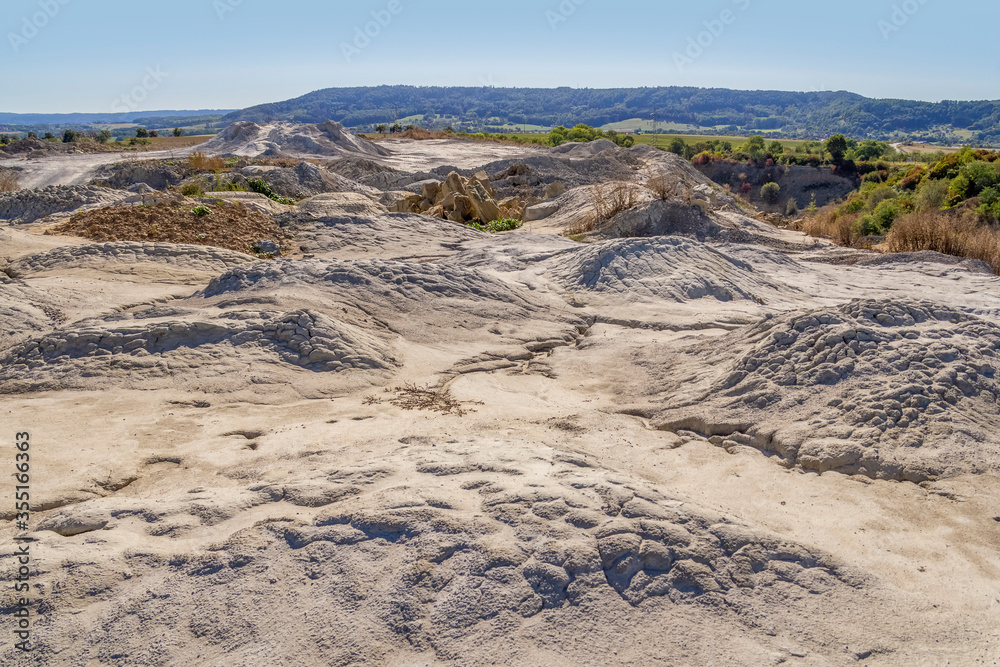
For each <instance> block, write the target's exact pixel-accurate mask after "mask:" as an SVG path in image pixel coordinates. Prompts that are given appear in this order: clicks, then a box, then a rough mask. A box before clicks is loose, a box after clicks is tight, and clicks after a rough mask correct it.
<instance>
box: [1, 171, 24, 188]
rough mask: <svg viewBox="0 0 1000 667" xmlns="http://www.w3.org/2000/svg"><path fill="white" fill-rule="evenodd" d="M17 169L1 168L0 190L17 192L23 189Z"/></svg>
mask: <svg viewBox="0 0 1000 667" xmlns="http://www.w3.org/2000/svg"><path fill="white" fill-rule="evenodd" d="M18 181H19V178H18V176H17V172H16V171H12V170H10V169H0V192H15V191H17V190H20V189H21V186H20V185H19V184H18Z"/></svg>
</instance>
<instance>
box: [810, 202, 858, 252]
mask: <svg viewBox="0 0 1000 667" xmlns="http://www.w3.org/2000/svg"><path fill="white" fill-rule="evenodd" d="M859 217H860V216H858V215H857V214H854V215H841V214H840V213H839V212H838V211H837V207H836V206H832V205H831V206H824V207H823V208H821V209H820V210H819V211H817V212H816V214H815V215H813V216H812V217H810V218H807V219H806V220H805V221H804V222H803V224H802V231H803V232H805V233H806V234H808V235H809V236H822V237H825V238H829V239H832V240H833V241H834V243H836V244H838V245H842V246H846V247H848V248H849V247H851V246H853V245H854V243H855V242H856V241H857V240H858V238H859V237H860V232H859V230H858V229H857V225H856V223H857V221H858V218H859Z"/></svg>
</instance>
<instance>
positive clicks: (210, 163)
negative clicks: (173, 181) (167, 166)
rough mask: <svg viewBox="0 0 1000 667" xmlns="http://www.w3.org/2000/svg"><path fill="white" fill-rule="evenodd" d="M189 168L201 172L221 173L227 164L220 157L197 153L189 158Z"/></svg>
mask: <svg viewBox="0 0 1000 667" xmlns="http://www.w3.org/2000/svg"><path fill="white" fill-rule="evenodd" d="M188 166H190V167H191V168H192V169H194V170H195V171H199V172H201V171H212V172H219V171H222V170H223V169H225V168H226V163H225V162H224V161H223V160H222V158H220V157H219V156H218V155H214V156H212V157H208V156H207V155H205V154H204V153H203V152H201V151H195V152H193V153H191V155H190V156H188Z"/></svg>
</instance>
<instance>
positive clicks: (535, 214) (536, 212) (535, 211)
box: [524, 202, 559, 222]
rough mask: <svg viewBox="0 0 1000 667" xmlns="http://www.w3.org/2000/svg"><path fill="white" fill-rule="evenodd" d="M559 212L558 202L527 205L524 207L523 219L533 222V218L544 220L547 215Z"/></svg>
mask: <svg viewBox="0 0 1000 667" xmlns="http://www.w3.org/2000/svg"><path fill="white" fill-rule="evenodd" d="M558 212H559V204H554V203H551V202H547V203H541V204H535V205H534V206H529V207H528V208H526V209H524V221H525V222H534V221H535V220H544V219H545V218H548V217H549V216H553V215H555V214H556V213H558Z"/></svg>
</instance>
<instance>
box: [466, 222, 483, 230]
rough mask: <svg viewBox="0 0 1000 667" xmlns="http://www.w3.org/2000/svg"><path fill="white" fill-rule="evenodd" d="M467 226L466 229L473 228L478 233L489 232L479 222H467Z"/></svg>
mask: <svg viewBox="0 0 1000 667" xmlns="http://www.w3.org/2000/svg"><path fill="white" fill-rule="evenodd" d="M465 226H466V227H472V228H473V229H475V230H478V231H480V232H485V231H487V230H486V227H483V225H481V224H480V223H478V222H475V221H472V222H467V223H465Z"/></svg>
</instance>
